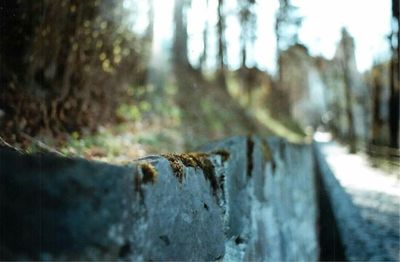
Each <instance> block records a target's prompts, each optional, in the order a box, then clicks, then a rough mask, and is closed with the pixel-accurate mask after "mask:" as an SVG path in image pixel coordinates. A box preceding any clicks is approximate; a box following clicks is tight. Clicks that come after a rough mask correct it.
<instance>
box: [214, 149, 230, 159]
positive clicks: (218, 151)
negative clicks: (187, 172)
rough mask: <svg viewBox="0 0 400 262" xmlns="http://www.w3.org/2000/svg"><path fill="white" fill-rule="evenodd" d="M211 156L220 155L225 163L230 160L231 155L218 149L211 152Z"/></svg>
mask: <svg viewBox="0 0 400 262" xmlns="http://www.w3.org/2000/svg"><path fill="white" fill-rule="evenodd" d="M211 154H215V155H219V156H221V158H222V162H225V161H227V160H228V159H229V157H230V155H231V154H230V153H229V152H228V151H226V150H225V149H217V150H214V151H212V152H211Z"/></svg>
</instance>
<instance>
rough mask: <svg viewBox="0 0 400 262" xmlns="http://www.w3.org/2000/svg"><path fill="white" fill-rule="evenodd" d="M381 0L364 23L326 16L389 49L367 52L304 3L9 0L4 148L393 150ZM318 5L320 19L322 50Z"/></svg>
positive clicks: (391, 23) (97, 151) (393, 82)
mask: <svg viewBox="0 0 400 262" xmlns="http://www.w3.org/2000/svg"><path fill="white" fill-rule="evenodd" d="M311 2H312V1H311ZM333 2H335V1H333ZM382 2H385V3H384V4H385V5H382V7H385V6H386V7H388V8H386V9H385V8H382V9H380V10H377V9H376V10H373V9H374V6H372V5H371V6H370V7H369V8H370V9H371V10H372V12H375V16H372V17H367V18H365V17H364V16H361V15H360V16H358V14H359V10H355V9H354V8H355V7H357V5H354V4H346V3H347V2H345V3H342V2H340V1H339V2H337V3H336V4H337V6H338V7H337V8H336V9H335V10H332V11H331V12H339V11H340V10H342V11H343V14H339V13H337V14H333V15H336V16H340V15H343V16H345V14H351V15H353V17H352V18H351V19H354V20H359V22H360V23H364V24H365V30H366V31H367V32H368V30H369V27H371V29H370V30H371V32H370V36H369V37H370V38H371V39H374V41H372V40H371V43H378V44H380V46H379V47H377V45H375V46H372V47H371V48H370V52H365V51H363V50H365V46H363V44H367V43H364V42H365V41H364V42H363V43H361V44H360V40H359V38H360V37H359V32H360V31H357V30H358V29H357V28H355V29H354V28H352V27H351V25H352V24H351V23H347V24H346V23H343V24H337V25H336V27H334V26H331V24H327V23H328V22H327V20H329V19H330V18H329V17H326V19H325V18H324V17H323V14H324V12H325V13H326V12H327V11H326V10H323V9H318V8H322V7H321V5H320V4H319V3H314V4H310V3H308V1H305V4H304V5H303V4H302V3H301V1H289V0H279V1H273V0H175V1H172V0H143V1H142V0H140V1H139V0H124V1H111V0H88V1H78V0H60V1H50V0H40V1H22V0H12V1H11V0H2V1H1V18H0V19H1V24H0V26H1V41H0V47H1V48H0V56H1V76H0V77H1V105H0V110H1V111H0V115H1V116H0V117H1V119H0V121H1V122H0V124H1V131H0V135H1V137H2V141H3V143H9V144H12V145H14V146H16V147H19V148H22V149H28V150H37V149H38V148H39V149H43V147H46V148H47V149H49V148H50V149H54V150H55V151H59V152H60V153H63V154H78V155H79V154H83V155H85V156H87V157H89V158H90V157H95V158H96V157H97V158H101V157H108V158H107V159H109V158H110V154H111V156H114V157H115V156H117V155H119V154H120V152H121V151H122V150H123V148H127V147H128V148H129V150H130V151H132V152H131V154H130V155H129V154H128V155H129V156H130V157H137V156H141V155H144V154H145V153H149V152H152V151H157V152H160V151H162V150H163V148H164V147H168V151H171V148H172V150H174V149H175V150H185V149H190V148H193V147H195V146H197V145H199V144H200V143H202V142H204V141H209V140H212V139H216V138H221V137H224V136H228V135H237V134H249V133H254V132H255V133H260V134H275V135H280V136H284V137H287V138H289V139H291V140H297V141H299V140H305V139H309V138H310V137H312V134H313V132H315V131H317V130H319V131H321V130H324V131H330V132H331V133H332V134H333V135H334V137H336V138H337V139H339V140H341V141H343V142H344V143H346V144H348V145H349V148H350V151H351V152H357V151H366V152H370V153H371V154H372V153H373V154H378V153H377V152H379V154H381V152H384V153H382V154H384V155H385V154H389V153H388V152H392V151H390V150H391V149H390V150H389V149H388V148H389V147H390V148H398V147H399V73H398V72H399V62H398V57H399V45H398V43H399V28H398V22H399V7H398V1H396V0H392V2H391V3H390V2H389V1H382ZM333 4H334V3H333ZM333 4H331V5H333ZM310 6H311V7H314V8H316V11H313V12H314V14H315V15H316V16H317V17H318V14H319V13H320V14H321V16H320V17H319V18H318V19H319V20H317V21H321V23H320V24H319V22H318V24H316V23H315V22H314V26H315V28H316V30H315V32H321V30H322V32H323V34H321V35H317V33H315V34H316V35H314V40H315V39H316V40H315V41H314V42H312V41H309V39H310V36H312V30H311V31H310V28H312V27H310V21H315V20H313V18H312V17H311V16H310V14H311V13H310V12H311V11H310ZM390 7H391V9H390ZM307 8H308V9H307ZM366 8H367V7H366ZM367 11H368V10H367ZM367 11H366V12H367ZM363 19H364V20H363ZM366 19H367V20H369V23H366V22H365V21H367V20H366ZM382 19H385V23H383V24H385V26H386V27H385V26H383V29H382V28H378V29H377V28H375V27H373V25H374V24H378V23H382V21H383V20H382ZM331 20H332V19H331ZM332 23H333V22H332ZM344 26H348V28H344ZM341 27H343V28H341ZM379 30H380V31H379ZM352 32H356V33H355V37H354V36H352ZM357 32H358V33H357ZM377 32H380V33H381V34H378V33H377ZM332 34H333V35H337V39H336V40H334V41H331V42H330V44H331V45H332V46H333V49H332V48H331V49H332V50H333V52H332V51H331V55H330V56H329V55H327V54H326V52H325V51H324V47H325V46H327V44H326V43H327V41H328V40H329V39H331V36H332ZM367 34H368V33H367ZM363 36H364V37H365V35H363ZM360 39H362V40H363V38H360ZM362 40H361V41H362ZM382 46H383V48H382ZM318 48H319V49H318ZM374 48H375V49H374ZM360 50H361V51H363V52H364V53H363V52H361V51H360ZM368 59H369V60H368ZM371 60H373V61H374V62H373V63H372V61H371ZM360 61H362V62H363V63H362V64H360ZM360 65H361V66H360ZM360 67H361V68H360ZM110 149H112V150H110ZM110 152H111V153H110Z"/></svg>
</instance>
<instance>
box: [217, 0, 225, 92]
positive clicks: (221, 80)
mask: <svg viewBox="0 0 400 262" xmlns="http://www.w3.org/2000/svg"><path fill="white" fill-rule="evenodd" d="M223 5H224V0H218V8H217V12H218V23H217V31H218V57H217V58H218V64H219V70H218V84H219V85H220V86H221V88H226V79H225V38H224V30H225V17H224V15H223V14H222V9H223Z"/></svg>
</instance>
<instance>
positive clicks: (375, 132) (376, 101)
mask: <svg viewBox="0 0 400 262" xmlns="http://www.w3.org/2000/svg"><path fill="white" fill-rule="evenodd" d="M373 74H374V73H373ZM379 76H380V74H379V73H378V72H377V73H376V75H375V74H374V75H373V91H372V99H373V102H372V141H371V143H372V144H373V145H379V141H380V135H381V134H380V133H381V129H382V119H381V117H380V108H381V90H382V85H381V84H380V82H379Z"/></svg>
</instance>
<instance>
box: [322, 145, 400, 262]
mask: <svg viewBox="0 0 400 262" xmlns="http://www.w3.org/2000/svg"><path fill="white" fill-rule="evenodd" d="M320 148H321V152H322V154H323V155H324V156H325V159H326V162H327V163H328V165H329V167H330V169H331V171H332V173H333V174H334V177H335V178H336V179H337V181H338V182H339V184H340V185H341V186H342V187H343V188H344V191H345V192H346V193H347V195H348V196H350V200H351V202H352V204H351V205H348V207H349V208H348V209H350V208H355V209H356V210H348V211H345V213H347V214H351V215H343V214H342V215H341V216H342V217H343V218H344V219H346V221H345V224H349V223H354V224H356V225H357V227H356V228H357V231H359V232H352V233H348V234H347V236H345V237H352V236H354V235H357V234H358V236H359V238H361V239H358V240H361V242H363V244H362V245H360V246H358V247H355V248H354V250H357V251H356V252H355V253H357V252H364V253H365V255H364V256H363V255H361V254H356V256H355V257H352V258H353V259H355V260H356V259H359V258H362V259H368V260H371V261H399V260H400V170H398V172H396V174H387V173H385V172H383V171H382V170H379V169H376V168H373V167H371V166H370V165H369V164H368V161H367V160H366V158H365V157H363V156H362V155H361V156H360V155H352V154H348V153H347V150H346V148H344V147H343V146H340V145H338V144H337V143H333V142H332V143H326V144H322V145H321V146H320ZM341 201H344V200H341ZM342 213H343V212H342ZM350 220H353V221H350ZM352 228H353V229H354V228H355V227H352ZM355 233H357V234H355ZM355 238H356V237H355ZM354 246H356V244H355V245H354ZM362 246H364V249H365V250H362V248H361V249H360V247H362ZM352 258H350V259H352ZM353 259H352V260H353Z"/></svg>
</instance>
